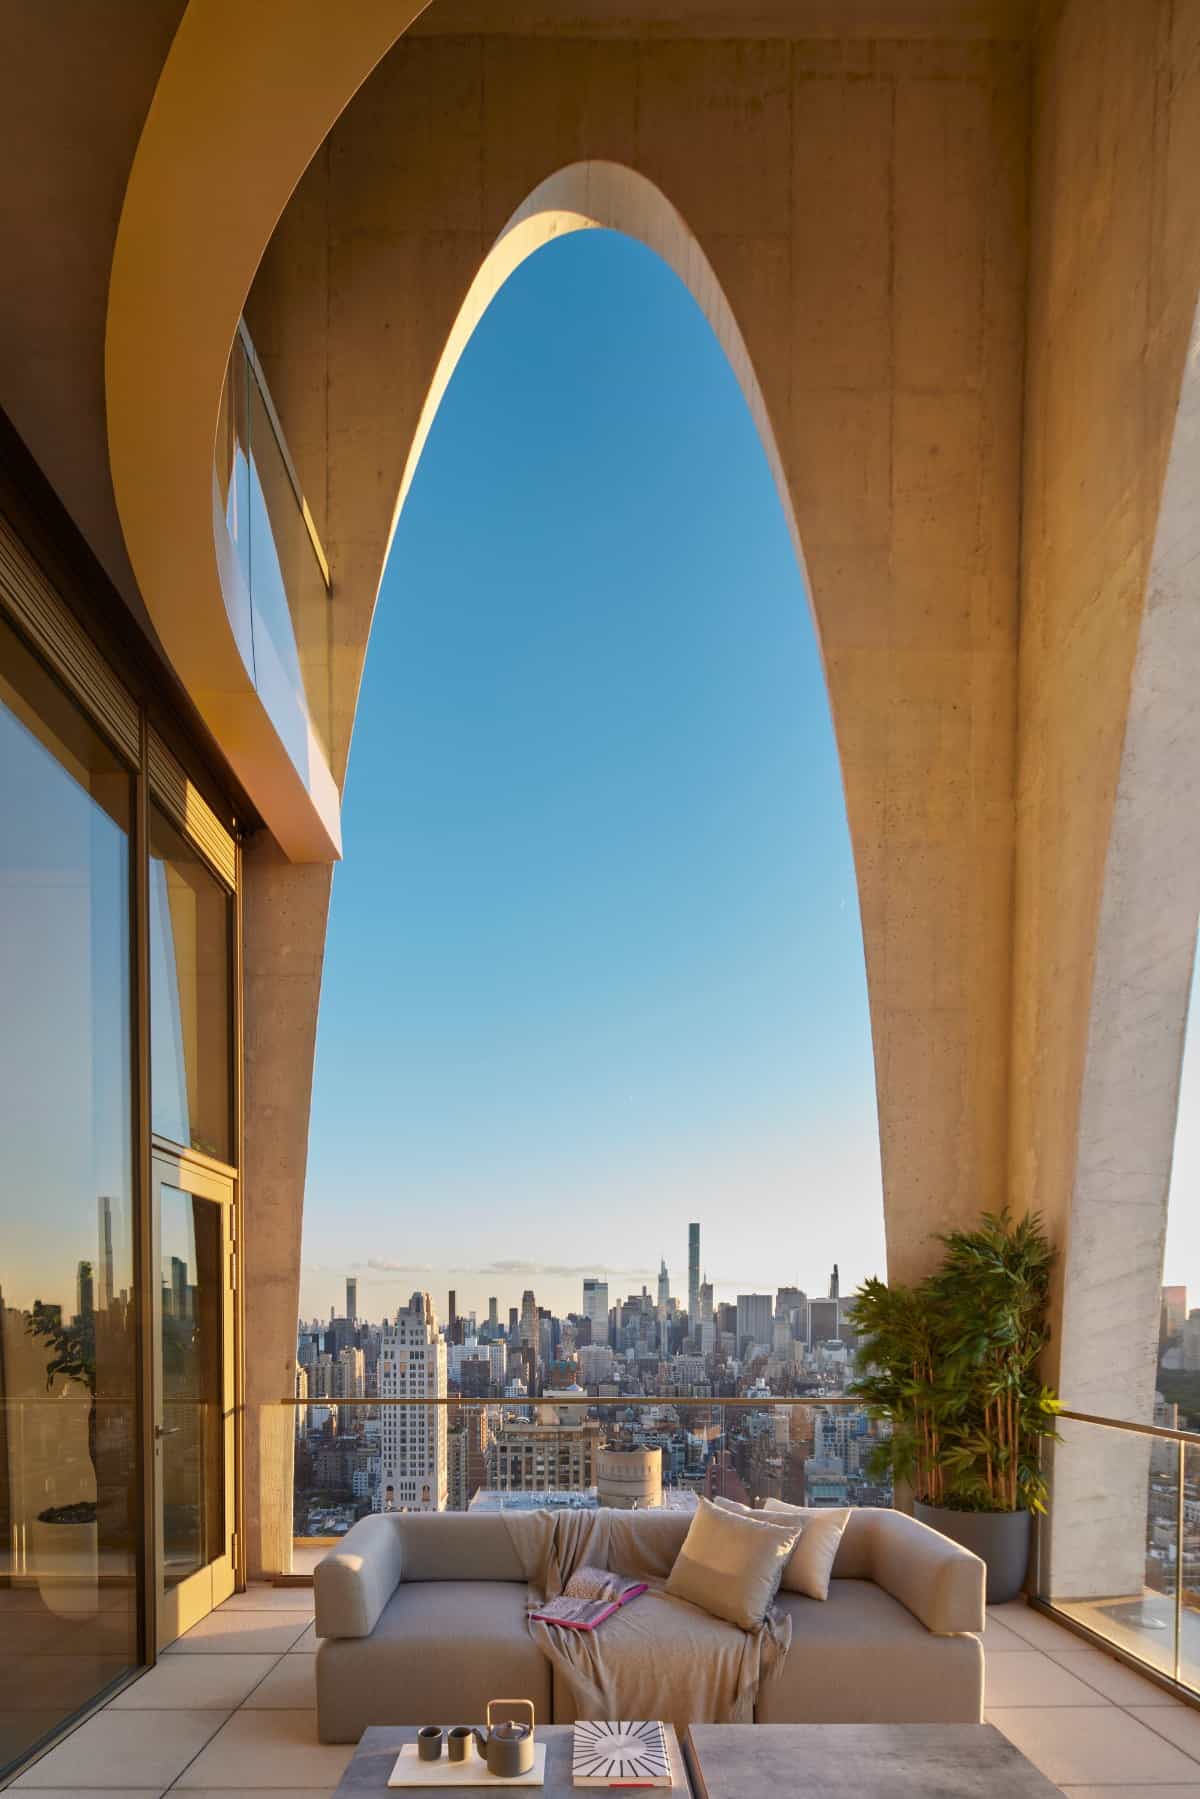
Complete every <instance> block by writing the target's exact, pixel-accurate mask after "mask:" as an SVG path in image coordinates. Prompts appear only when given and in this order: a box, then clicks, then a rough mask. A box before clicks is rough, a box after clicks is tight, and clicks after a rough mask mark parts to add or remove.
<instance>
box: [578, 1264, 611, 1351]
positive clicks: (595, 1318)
mask: <svg viewBox="0 0 1200 1799" xmlns="http://www.w3.org/2000/svg"><path fill="white" fill-rule="evenodd" d="M583 1315H584V1317H585V1318H587V1319H588V1320H589V1321H590V1323H591V1326H592V1342H593V1343H607V1342H608V1282H607V1281H602V1280H597V1279H594V1278H589V1279H586V1280H585V1281H584V1283H583Z"/></svg>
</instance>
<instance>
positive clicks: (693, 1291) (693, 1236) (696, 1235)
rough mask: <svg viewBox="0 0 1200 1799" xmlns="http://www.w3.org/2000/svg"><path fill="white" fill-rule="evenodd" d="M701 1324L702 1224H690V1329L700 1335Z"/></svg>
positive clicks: (692, 1332)
mask: <svg viewBox="0 0 1200 1799" xmlns="http://www.w3.org/2000/svg"><path fill="white" fill-rule="evenodd" d="M699 1324H700V1226H699V1225H698V1224H689V1225H688V1330H689V1331H690V1332H691V1334H692V1336H693V1337H695V1336H698V1335H699Z"/></svg>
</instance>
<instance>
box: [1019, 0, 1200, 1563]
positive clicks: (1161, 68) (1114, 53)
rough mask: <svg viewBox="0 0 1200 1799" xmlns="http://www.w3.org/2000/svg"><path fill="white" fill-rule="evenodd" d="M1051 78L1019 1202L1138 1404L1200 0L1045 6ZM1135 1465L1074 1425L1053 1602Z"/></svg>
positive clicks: (1027, 655)
mask: <svg viewBox="0 0 1200 1799" xmlns="http://www.w3.org/2000/svg"><path fill="white" fill-rule="evenodd" d="M1037 69H1038V74H1037V83H1036V104H1035V122H1034V178H1033V225H1032V239H1031V259H1030V266H1031V281H1030V316H1029V345H1030V349H1029V375H1028V385H1027V412H1026V421H1027V422H1026V443H1025V515H1024V516H1025V522H1024V557H1023V571H1022V637H1021V682H1020V719H1021V765H1020V784H1019V813H1018V821H1019V822H1018V858H1017V866H1018V883H1017V914H1016V939H1015V941H1016V964H1015V968H1016V979H1015V1006H1014V1026H1013V1029H1014V1038H1013V1043H1014V1049H1013V1068H1014V1087H1013V1108H1012V1123H1011V1166H1012V1193H1013V1198H1014V1201H1015V1203H1016V1204H1017V1205H1019V1206H1032V1207H1035V1208H1037V1209H1039V1210H1040V1211H1042V1212H1043V1213H1044V1214H1045V1216H1046V1218H1047V1221H1048V1223H1049V1225H1050V1227H1051V1229H1052V1231H1053V1232H1054V1235H1055V1237H1056V1239H1057V1240H1058V1242H1059V1243H1060V1245H1061V1248H1062V1258H1061V1262H1060V1267H1059V1281H1058V1294H1057V1302H1056V1317H1055V1328H1056V1337H1055V1343H1054V1346H1053V1355H1052V1359H1053V1362H1054V1364H1055V1366H1056V1371H1057V1378H1058V1381H1059V1383H1060V1385H1061V1387H1062V1390H1063V1392H1064V1395H1065V1396H1066V1399H1067V1401H1068V1403H1069V1404H1071V1405H1072V1406H1074V1407H1076V1408H1079V1409H1082V1410H1086V1411H1091V1412H1097V1413H1102V1414H1108V1415H1111V1416H1115V1417H1122V1418H1129V1419H1132V1420H1135V1421H1139V1420H1140V1421H1143V1422H1149V1421H1150V1418H1151V1407H1152V1401H1153V1392H1154V1369H1155V1361H1156V1350H1157V1339H1158V1312H1159V1286H1160V1282H1161V1279H1162V1255H1163V1240H1164V1234H1165V1228H1166V1205H1167V1190H1168V1185H1169V1179H1170V1166H1171V1152H1172V1146H1173V1139H1174V1129H1175V1111H1176V1103H1177V1097H1178V1082H1179V1071H1180V1061H1181V1056H1182V1046H1183V1031H1184V1022H1185V1018H1186V1011H1187V996H1188V988H1189V981H1190V974H1191V965H1192V954H1193V948H1194V944H1195V934H1196V915H1197V902H1198V899H1200V831H1198V829H1197V823H1196V817H1197V813H1196V798H1197V787H1198V783H1200V723H1198V715H1197V710H1196V707H1195V671H1196V668H1197V667H1198V666H1200V659H1198V651H1200V629H1198V621H1200V607H1198V606H1197V599H1198V598H1200V595H1198V592H1197V576H1196V574H1195V572H1194V570H1195V568H1196V567H1197V566H1198V564H1197V561H1196V548H1197V545H1196V529H1197V526H1196V501H1195V497H1194V496H1195V494H1196V492H1197V484H1198V480H1200V454H1198V452H1197V448H1196V444H1195V432H1196V410H1197V396H1196V395H1195V393H1194V392H1193V391H1192V390H1191V388H1190V386H1189V387H1188V388H1187V389H1185V390H1184V395H1183V398H1184V405H1183V408H1182V410H1180V396H1181V382H1182V380H1183V376H1184V371H1185V366H1187V362H1188V354H1187V353H1188V342H1189V337H1190V334H1191V331H1192V325H1193V318H1194V315H1195V308H1196V299H1197V292H1198V288H1200V184H1198V182H1197V179H1196V169H1197V166H1198V160H1197V159H1198V155H1200V7H1198V6H1197V5H1195V4H1194V3H1188V4H1184V5H1174V6H1170V5H1167V4H1165V3H1164V4H1145V5H1142V6H1138V7H1134V8H1130V7H1128V6H1125V5H1123V4H1121V3H1120V0H1105V3H1103V4H1095V3H1094V0H1072V3H1070V4H1062V5H1054V6H1048V7H1046V8H1045V9H1044V11H1043V14H1042V18H1041V21H1040V31H1039V38H1038V43H1037ZM1193 362H1194V355H1193ZM1191 379H1194V376H1192V377H1191ZM1173 446H1174V448H1173ZM1169 462H1170V469H1171V473H1170V477H1169V479H1168V478H1167V471H1168V463H1169ZM1164 480H1166V490H1165V492H1164ZM1189 565H1190V566H1189ZM1146 1461H1147V1458H1146V1456H1145V1454H1144V1453H1142V1452H1141V1450H1140V1449H1139V1446H1138V1445H1137V1443H1136V1442H1135V1440H1133V1439H1130V1438H1122V1437H1117V1436H1115V1435H1113V1434H1111V1433H1106V1432H1100V1431H1097V1430H1095V1429H1088V1428H1086V1427H1077V1428H1076V1429H1075V1430H1074V1432H1073V1434H1072V1436H1071V1438H1070V1441H1069V1443H1068V1444H1067V1445H1066V1446H1064V1448H1063V1450H1062V1451H1061V1452H1060V1453H1059V1455H1058V1456H1057V1458H1056V1467H1055V1477H1056V1478H1055V1485H1056V1504H1055V1508H1054V1513H1053V1516H1052V1520H1051V1535H1050V1543H1049V1549H1050V1554H1049V1564H1048V1578H1049V1581H1050V1585H1051V1587H1052V1589H1053V1591H1054V1593H1055V1594H1056V1595H1057V1596H1061V1597H1071V1596H1078V1595H1082V1594H1088V1593H1094V1592H1096V1591H1097V1590H1101V1591H1105V1592H1109V1593H1118V1592H1129V1591H1135V1590H1140V1588H1141V1580H1142V1557H1143V1546H1144V1538H1145V1503H1146V1486H1145V1477H1146Z"/></svg>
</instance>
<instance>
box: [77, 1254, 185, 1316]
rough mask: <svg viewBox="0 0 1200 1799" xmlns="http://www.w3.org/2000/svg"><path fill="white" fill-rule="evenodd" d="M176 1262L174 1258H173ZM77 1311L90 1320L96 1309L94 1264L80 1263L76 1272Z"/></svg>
mask: <svg viewBox="0 0 1200 1799" xmlns="http://www.w3.org/2000/svg"><path fill="white" fill-rule="evenodd" d="M171 1259H172V1261H174V1257H172V1258H171ZM75 1309H76V1311H77V1312H78V1314H79V1316H80V1317H81V1318H90V1317H91V1315H92V1313H93V1312H94V1311H95V1309H96V1294H95V1286H94V1283H93V1279H92V1264H91V1263H90V1262H80V1264H79V1267H78V1268H77V1269H76V1271H75Z"/></svg>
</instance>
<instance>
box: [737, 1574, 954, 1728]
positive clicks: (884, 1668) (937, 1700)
mask: <svg viewBox="0 0 1200 1799" xmlns="http://www.w3.org/2000/svg"><path fill="white" fill-rule="evenodd" d="M775 1603H776V1605H777V1606H778V1607H779V1609H780V1611H782V1612H786V1613H787V1615H788V1617H789V1618H790V1619H791V1620H792V1646H791V1648H790V1649H789V1651H788V1653H787V1655H786V1657H785V1658H784V1661H783V1663H782V1665H781V1666H780V1667H778V1668H776V1669H775V1670H773V1672H772V1673H771V1675H770V1676H769V1677H768V1678H767V1679H766V1680H765V1681H764V1682H763V1684H762V1686H761V1687H760V1688H759V1694H758V1705H757V1707H756V1709H755V1714H754V1715H755V1720H756V1722H758V1723H759V1724H897V1723H899V1724H978V1723H979V1722H980V1720H981V1718H982V1715H983V1645H982V1643H981V1642H980V1640H979V1638H978V1637H975V1636H935V1635H934V1634H933V1633H932V1631H928V1630H926V1628H925V1626H924V1625H923V1624H921V1623H920V1622H919V1621H918V1620H917V1619H916V1618H914V1617H913V1615H912V1613H911V1612H910V1611H908V1610H907V1608H906V1607H905V1606H903V1605H901V1604H900V1603H899V1601H898V1600H896V1599H892V1598H891V1597H890V1595H889V1594H887V1593H885V1592H884V1590H883V1588H882V1587H877V1586H876V1585H875V1584H874V1582H872V1581H867V1580H832V1581H831V1582H830V1584H829V1598H828V1600H827V1601H826V1603H825V1604H824V1605H820V1604H818V1603H817V1602H816V1601H814V1600H812V1599H804V1598H801V1597H800V1596H799V1595H798V1594H795V1593H780V1594H779V1597H778V1598H777V1600H776V1602H775Z"/></svg>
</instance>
